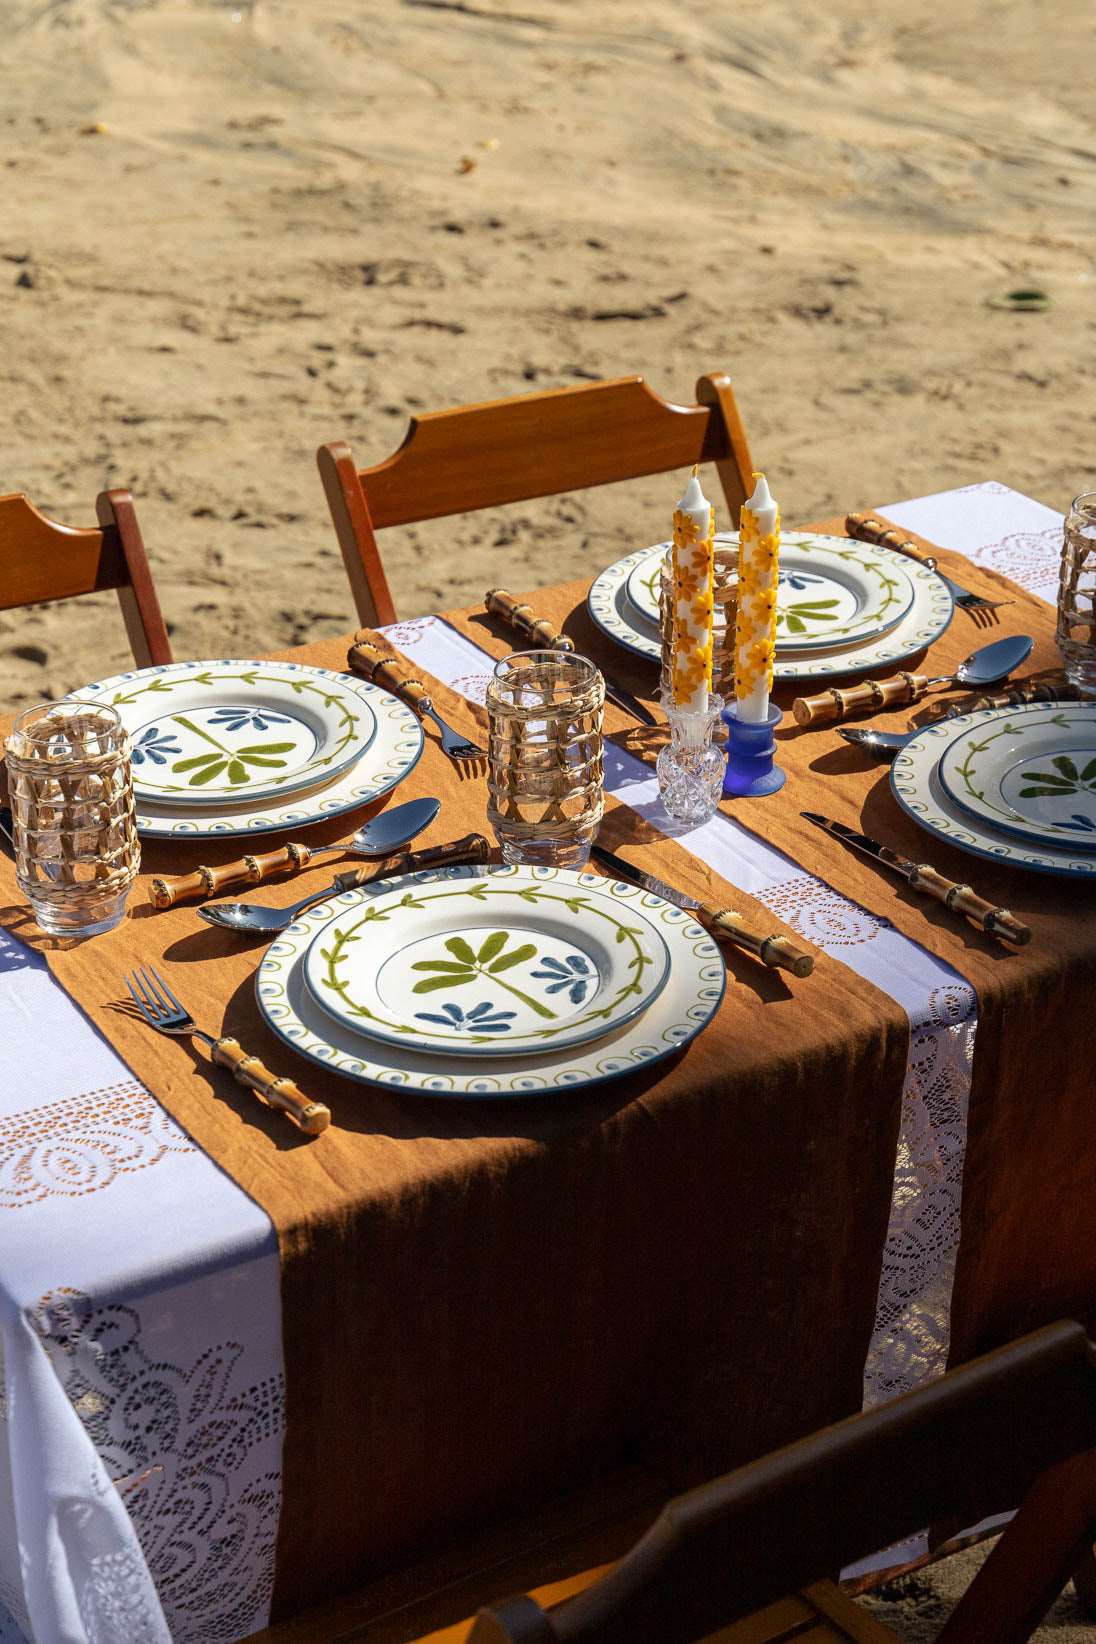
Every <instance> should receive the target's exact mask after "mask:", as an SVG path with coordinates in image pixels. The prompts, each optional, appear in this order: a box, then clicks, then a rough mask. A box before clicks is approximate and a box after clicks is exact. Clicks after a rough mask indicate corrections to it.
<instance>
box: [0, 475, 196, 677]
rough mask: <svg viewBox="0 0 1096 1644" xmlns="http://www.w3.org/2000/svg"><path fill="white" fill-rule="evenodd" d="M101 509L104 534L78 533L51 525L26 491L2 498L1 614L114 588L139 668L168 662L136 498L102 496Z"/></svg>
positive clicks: (119, 494) (98, 500) (92, 530)
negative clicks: (23, 607)
mask: <svg viewBox="0 0 1096 1644" xmlns="http://www.w3.org/2000/svg"><path fill="white" fill-rule="evenodd" d="M95 506H96V514H97V517H98V520H99V525H98V527H97V528H96V527H89V528H86V529H78V528H77V527H75V526H71V525H60V524H58V522H57V521H56V520H51V519H47V518H46V516H45V515H44V514H40V513H39V512H38V509H37V508H35V506H34V504H33V503H32V502H31V501H30V499H29V498H28V497H26V496H24V494H23V493H22V492H21V491H15V492H12V493H11V495H10V496H5V497H0V610H2V611H10V610H12V609H13V608H14V607H15V606H18V605H38V604H41V603H44V602H46V601H50V600H57V599H72V598H75V597H78V596H79V595H80V594H91V593H95V592H97V591H98V590H99V589H101V588H116V589H117V591H118V600H119V603H120V604H121V607H122V616H123V618H124V620H125V625H126V633H127V634H128V636H129V643H130V648H131V650H132V651H133V655H134V657H135V659H136V661H137V663H138V665H139V666H141V667H145V666H147V665H148V664H149V663H154V662H155V663H161V662H170V661H171V660H172V655H171V646H170V644H169V642H168V637H167V629H166V628H165V626H164V618H163V614H162V612H161V610H160V601H159V598H158V597H157V594H156V584H155V583H154V582H153V580H152V571H151V570H150V568H149V563H148V556H147V555H146V553H145V546H144V543H143V541H142V540H141V529H140V526H139V525H138V523H137V514H136V511H135V509H134V506H133V498H132V497H131V496H130V494H129V492H128V491H101V492H100V493H99V496H98V497H97V498H96V505H95Z"/></svg>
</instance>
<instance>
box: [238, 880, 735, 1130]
mask: <svg viewBox="0 0 1096 1644" xmlns="http://www.w3.org/2000/svg"><path fill="white" fill-rule="evenodd" d="M519 874H522V875H524V874H531V875H532V877H533V878H534V880H535V881H536V883H537V884H538V885H544V886H550V887H555V888H559V887H565V888H566V890H567V893H568V895H578V896H582V895H584V894H586V893H587V892H588V891H593V890H597V891H600V892H607V893H608V895H609V896H610V897H611V898H612V900H613V903H614V905H617V906H619V908H620V909H621V910H634V911H636V912H638V911H639V910H640V909H642V911H643V913H644V914H645V915H646V916H647V918H648V919H649V920H651V921H652V922H653V923H654V925H655V928H656V929H657V931H658V932H659V934H660V936H661V938H662V940H663V941H664V942H665V944H666V947H667V950H668V952H669V956H670V966H669V975H668V978H667V981H666V985H665V986H664V987H663V989H662V991H661V992H660V993H659V995H658V997H657V998H656V999H654V1001H653V1002H652V1003H651V1004H650V1006H649V1008H648V1009H647V1010H645V1011H643V1012H642V1014H641V1015H638V1016H636V1017H634V1018H633V1019H632V1020H631V1021H629V1022H627V1023H626V1024H625V1025H623V1026H621V1027H618V1028H616V1029H615V1031H613V1032H611V1033H608V1034H606V1035H605V1036H603V1037H602V1038H599V1039H597V1040H596V1041H593V1042H591V1043H588V1044H585V1045H579V1046H573V1047H567V1048H560V1049H554V1050H550V1051H547V1052H545V1051H542V1052H540V1053H539V1054H535V1055H523V1056H510V1057H503V1056H465V1057H461V1058H460V1059H459V1062H456V1061H455V1060H454V1058H453V1057H452V1056H451V1055H450V1054H449V1053H448V1052H447V1051H444V1050H442V1051H439V1052H436V1053H428V1052H425V1051H421V1050H413V1049H408V1048H406V1047H405V1046H403V1045H395V1044H392V1045H389V1044H381V1043H379V1042H373V1041H369V1040H366V1039H363V1038H362V1037H361V1036H360V1035H359V1034H357V1033H354V1032H352V1031H351V1030H350V1029H348V1028H346V1027H344V1026H343V1025H342V1024H340V1023H339V1022H336V1021H335V1019H334V1018H333V1017H332V1016H330V1015H328V1014H327V1012H326V1011H325V1010H323V1009H321V1007H320V1006H319V1005H318V1004H317V1003H316V1001H315V999H314V998H313V996H312V993H311V991H310V990H309V988H308V986H307V983H306V980H305V965H304V960H305V955H306V954H307V953H308V950H309V948H310V947H311V945H312V942H313V939H314V938H315V937H316V935H317V933H318V932H319V931H321V930H322V929H323V927H324V926H325V925H327V924H328V923H329V922H330V921H331V920H332V919H333V918H335V917H336V916H338V915H339V914H340V913H341V911H342V910H343V909H351V908H361V907H363V906H365V905H366V904H367V903H368V901H369V900H370V899H371V898H372V897H375V896H378V895H380V896H385V897H387V896H390V895H391V894H392V893H394V892H399V893H401V894H404V893H407V892H412V893H413V894H416V895H418V894H421V891H422V888H423V887H430V886H437V885H444V884H460V883H462V882H464V883H467V882H469V881H472V882H473V883H474V882H477V881H480V880H482V881H483V882H484V883H485V884H486V885H488V886H489V887H502V886H504V885H505V884H506V882H507V880H510V879H514V878H516V877H517V876H518V875H519ZM726 977H727V972H726V967H725V965H724V963H723V957H722V955H721V953H720V952H719V949H718V948H717V947H716V945H715V943H714V942H713V941H712V940H711V938H710V937H709V936H708V934H707V933H706V932H705V931H704V930H703V929H702V928H701V926H699V925H698V924H696V923H695V922H694V921H693V920H692V919H690V918H689V916H688V914H686V913H683V912H682V910H681V909H680V908H675V907H672V906H671V905H670V904H669V903H668V902H664V901H662V899H661V898H660V897H657V896H650V895H648V894H647V893H646V892H644V891H641V890H639V889H638V887H637V886H635V885H624V884H619V883H617V882H615V881H613V880H606V879H604V878H602V877H601V876H600V875H599V874H588V873H577V872H575V871H574V870H571V869H563V868H533V869H527V868H515V867H503V868H494V867H482V866H478V865H476V864H471V865H467V866H462V867H456V868H448V869H445V870H441V871H436V872H423V873H414V874H403V875H401V876H400V877H399V878H396V879H389V880H385V881H383V882H382V883H380V884H378V885H376V886H373V885H369V886H365V887H363V889H361V890H359V891H348V892H345V893H344V894H343V895H342V896H335V897H332V898H330V899H329V900H328V901H327V902H324V903H320V904H319V905H318V906H317V907H315V908H310V909H308V911H307V912H306V913H304V914H303V915H302V916H301V918H300V919H299V920H298V921H297V923H296V924H295V925H291V926H290V928H289V930H287V931H286V932H285V933H284V935H282V936H280V937H279V938H278V940H277V941H276V942H274V943H272V945H271V947H270V948H269V950H268V952H267V955H266V958H265V959H264V960H263V962H262V964H261V965H260V967H259V973H258V977H257V979H256V991H257V994H258V1001H259V1008H260V1010H261V1011H262V1013H263V1015H264V1016H265V1017H266V1020H267V1021H268V1023H269V1024H270V1026H271V1027H272V1028H273V1030H274V1032H275V1033H277V1034H278V1035H279V1037H280V1038H282V1039H284V1040H285V1042H286V1043H287V1044H288V1045H291V1046H292V1048H293V1049H294V1050H297V1051H299V1052H300V1053H301V1055H303V1056H306V1057H308V1058H310V1059H311V1060H312V1061H314V1062H319V1063H321V1064H322V1065H324V1066H326V1067H331V1068H334V1069H335V1071H336V1072H339V1073H343V1074H345V1075H346V1076H347V1077H348V1078H350V1079H356V1080H359V1081H361V1082H362V1083H365V1084H379V1085H383V1086H384V1087H385V1088H387V1089H392V1090H403V1091H407V1092H409V1093H411V1094H415V1095H422V1096H449V1097H458V1098H466V1097H475V1098H483V1097H493V1098H498V1097H511V1098H512V1097H523V1096H546V1095H551V1094H555V1093H558V1092H561V1091H566V1090H581V1089H586V1088H589V1087H590V1086H591V1085H597V1084H601V1083H603V1082H604V1081H605V1080H607V1079H615V1078H619V1077H620V1076H621V1075H623V1074H626V1073H632V1072H635V1071H636V1070H637V1069H639V1068H642V1067H647V1066H650V1065H651V1064H653V1063H656V1062H659V1061H661V1060H662V1059H663V1058H664V1057H667V1056H671V1055H673V1053H674V1052H675V1051H677V1050H680V1049H681V1047H682V1046H683V1045H686V1044H688V1043H689V1041H690V1040H691V1039H693V1038H694V1037H695V1036H696V1034H698V1033H699V1032H700V1031H701V1030H702V1029H703V1028H705V1027H706V1026H707V1025H708V1023H709V1022H710V1021H711V1019H712V1017H713V1016H714V1015H715V1013H716V1011H717V1010H718V1009H719V1005H720V1002H721V1000H722V998H723V990H724V987H725V986H726Z"/></svg>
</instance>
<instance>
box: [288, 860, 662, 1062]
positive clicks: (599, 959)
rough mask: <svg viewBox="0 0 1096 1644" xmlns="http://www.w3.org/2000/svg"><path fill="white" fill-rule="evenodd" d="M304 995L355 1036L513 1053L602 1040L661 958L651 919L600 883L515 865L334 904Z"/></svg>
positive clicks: (632, 1011) (642, 992)
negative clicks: (547, 877) (546, 875)
mask: <svg viewBox="0 0 1096 1644" xmlns="http://www.w3.org/2000/svg"><path fill="white" fill-rule="evenodd" d="M304 970H305V981H306V983H307V985H308V988H309V991H310V992H311V994H312V997H313V998H314V999H315V1000H316V1001H317V1003H318V1004H319V1005H320V1006H321V1007H322V1008H323V1009H324V1010H326V1011H327V1013H328V1015H329V1016H333V1017H334V1019H335V1020H336V1021H337V1022H339V1023H340V1024H341V1025H342V1026H343V1027H345V1028H348V1029H349V1030H350V1032H351V1033H355V1034H357V1035H359V1036H360V1037H364V1038H366V1039H375V1040H379V1041H382V1042H384V1043H386V1044H390V1045H406V1046H407V1047H408V1048H409V1049H413V1050H423V1051H428V1052H431V1053H433V1054H439V1053H441V1052H443V1051H444V1052H445V1054H447V1055H450V1056H511V1057H512V1056H526V1055H539V1054H545V1053H547V1052H548V1051H552V1050H564V1049H574V1048H575V1047H576V1046H578V1045H585V1044H589V1043H590V1042H592V1041H593V1040H595V1039H602V1038H604V1037H605V1036H606V1034H609V1033H613V1032H615V1031H616V1030H617V1029H618V1028H622V1027H624V1026H625V1025H626V1024H627V1023H628V1022H630V1021H632V1020H633V1018H634V1017H636V1016H639V1015H641V1014H642V1012H643V1011H645V1010H648V1009H649V1008H650V1006H651V1005H652V1004H653V1003H654V1001H655V1000H656V999H657V998H658V996H659V994H660V993H661V992H662V989H663V988H664V987H665V985H666V981H667V978H668V977H669V973H670V954H669V949H668V948H667V946H666V942H665V940H664V938H663V936H662V934H661V931H660V930H659V927H658V920H657V917H656V916H654V915H652V914H651V913H650V912H649V911H648V910H647V909H645V908H643V907H642V906H640V904H639V902H638V901H637V899H636V898H635V897H628V898H626V899H625V900H623V901H622V900H621V898H620V897H619V896H614V895H613V894H612V892H611V891H610V889H609V887H608V884H607V882H606V881H605V880H602V881H601V882H600V883H592V884H590V883H587V884H583V885H581V886H574V885H570V884H567V883H558V882H554V881H553V882H552V883H548V884H546V883H545V882H544V881H543V880H542V879H539V878H538V877H537V875H536V874H535V873H534V872H533V871H532V870H531V869H529V868H524V869H519V870H517V871H515V872H513V873H507V874H506V875H505V876H500V877H495V876H493V875H491V876H483V875H481V876H480V877H479V878H471V879H461V880H458V881H457V882H456V883H455V884H444V885H426V886H422V887H416V888H414V889H412V890H392V891H389V892H388V894H387V895H385V896H371V897H370V898H369V899H368V901H366V902H364V903H358V904H355V905H354V906H352V907H349V908H341V909H340V910H339V911H338V912H337V913H336V914H335V916H334V918H333V919H331V920H330V922H329V923H328V924H326V925H324V927H323V928H322V930H320V932H319V933H318V934H317V936H316V937H315V939H314V940H313V942H312V945H311V947H310V948H309V950H308V953H307V954H306V956H305V962H304Z"/></svg>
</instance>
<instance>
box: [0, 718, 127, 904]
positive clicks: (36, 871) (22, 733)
mask: <svg viewBox="0 0 1096 1644" xmlns="http://www.w3.org/2000/svg"><path fill="white" fill-rule="evenodd" d="M129 756H130V747H129V738H128V737H127V736H126V733H125V731H124V730H123V729H122V722H121V720H120V719H119V718H118V715H117V714H116V713H115V711H114V709H113V708H108V707H105V706H101V705H99V704H97V703H83V702H43V703H40V704H39V705H38V706H37V707H34V708H27V709H26V710H25V712H23V713H21V714H20V715H19V718H18V719H17V720H16V721H15V724H14V726H13V728H12V732H11V735H10V736H9V738H8V740H7V742H6V743H5V757H6V763H7V771H8V798H9V801H10V804H11V813H12V824H13V825H12V837H13V840H14V844H15V874H16V879H17V880H18V883H19V889H20V890H21V891H22V892H23V895H24V896H25V897H26V898H27V900H28V902H29V903H30V905H31V909H32V911H33V913H34V917H35V919H36V920H37V922H38V924H39V926H40V928H41V929H42V930H44V931H46V932H47V933H48V934H49V935H51V936H97V935H99V933H100V932H102V931H106V930H110V929H111V928H112V927H113V926H114V925H116V924H117V923H118V921H119V920H120V919H121V918H122V915H123V914H124V913H125V908H126V897H127V896H128V895H129V890H130V886H131V885H132V884H133V881H134V879H135V878H136V877H137V869H138V867H139V866H140V861H141V847H140V843H139V841H138V839H137V826H136V817H135V813H134V803H133V781H132V776H131V773H130V759H129Z"/></svg>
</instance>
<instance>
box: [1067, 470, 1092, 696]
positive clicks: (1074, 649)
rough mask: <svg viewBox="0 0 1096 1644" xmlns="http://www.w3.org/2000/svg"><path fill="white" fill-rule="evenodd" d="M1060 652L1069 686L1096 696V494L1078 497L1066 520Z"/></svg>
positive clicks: (1090, 493) (1087, 694)
mask: <svg viewBox="0 0 1096 1644" xmlns="http://www.w3.org/2000/svg"><path fill="white" fill-rule="evenodd" d="M1058 649H1059V650H1060V651H1061V653H1062V661H1063V663H1064V664H1065V670H1066V676H1067V678H1068V679H1069V681H1070V684H1072V685H1075V686H1076V687H1077V689H1078V690H1080V691H1081V692H1083V693H1084V695H1085V696H1096V491H1090V492H1088V493H1087V494H1086V495H1085V496H1081V497H1077V498H1076V500H1075V501H1074V502H1073V504H1072V506H1071V508H1070V510H1069V514H1068V516H1067V518H1066V529H1065V538H1064V540H1063V542H1062V571H1061V576H1060V578H1059V581H1058Z"/></svg>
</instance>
